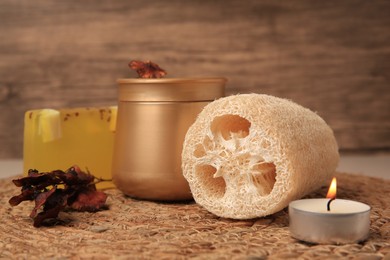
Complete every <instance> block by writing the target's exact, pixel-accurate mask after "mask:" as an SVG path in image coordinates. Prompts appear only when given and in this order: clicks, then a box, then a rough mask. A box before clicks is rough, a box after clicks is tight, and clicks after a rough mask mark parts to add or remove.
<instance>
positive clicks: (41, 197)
mask: <svg viewBox="0 0 390 260" xmlns="http://www.w3.org/2000/svg"><path fill="white" fill-rule="evenodd" d="M56 189H57V188H56V187H53V188H52V189H51V190H49V191H46V192H42V193H40V194H38V196H37V197H36V198H35V207H34V209H33V210H32V211H31V214H30V218H35V216H36V215H37V212H38V209H40V207H42V206H43V205H44V204H45V203H46V200H47V199H48V198H49V197H50V196H51V195H52V194H53V193H54V192H55V191H56Z"/></svg>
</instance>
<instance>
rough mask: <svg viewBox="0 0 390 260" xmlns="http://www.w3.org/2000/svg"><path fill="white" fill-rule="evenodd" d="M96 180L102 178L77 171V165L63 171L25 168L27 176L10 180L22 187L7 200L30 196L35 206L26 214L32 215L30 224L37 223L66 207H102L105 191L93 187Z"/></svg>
mask: <svg viewBox="0 0 390 260" xmlns="http://www.w3.org/2000/svg"><path fill="white" fill-rule="evenodd" d="M100 181H105V180H102V179H99V178H96V177H95V176H93V175H91V174H90V173H89V172H88V173H85V172H83V171H81V170H80V168H79V167H78V166H72V167H70V168H69V169H68V170H66V171H65V172H64V171H61V170H55V171H51V172H43V173H40V172H38V171H37V170H29V172H28V176H27V177H23V178H20V179H15V180H13V183H14V184H15V185H16V186H17V187H22V192H21V194H19V195H17V196H13V197H12V198H11V199H10V200H9V203H10V204H11V205H12V206H16V205H18V204H19V203H21V202H22V201H25V200H30V201H33V200H34V201H35V207H34V209H33V210H32V211H31V214H30V217H31V218H33V219H34V227H39V226H41V225H43V224H44V222H45V220H48V219H53V218H57V216H58V214H59V213H60V211H61V210H63V209H65V208H67V207H69V208H72V209H75V210H78V211H90V212H93V211H97V210H100V209H103V208H104V207H105V202H106V199H107V195H106V194H105V193H104V192H102V191H98V190H96V185H95V184H96V183H98V182H100ZM41 208H42V211H41V212H39V213H38V211H39V210H40V209H41Z"/></svg>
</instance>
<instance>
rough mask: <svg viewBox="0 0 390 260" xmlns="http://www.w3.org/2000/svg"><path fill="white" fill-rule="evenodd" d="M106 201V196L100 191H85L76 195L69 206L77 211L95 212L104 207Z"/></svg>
mask: <svg viewBox="0 0 390 260" xmlns="http://www.w3.org/2000/svg"><path fill="white" fill-rule="evenodd" d="M106 199H107V195H106V194H105V193H104V192H102V191H98V190H95V189H85V190H83V191H81V192H80V193H79V194H78V195H77V197H76V200H75V201H74V202H73V203H72V204H71V205H70V206H71V208H73V209H75V210H79V211H97V210H100V209H102V208H103V207H104V206H105V203H106Z"/></svg>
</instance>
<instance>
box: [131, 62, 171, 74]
mask: <svg viewBox="0 0 390 260" xmlns="http://www.w3.org/2000/svg"><path fill="white" fill-rule="evenodd" d="M129 67H130V68H131V69H132V70H135V71H136V72H137V73H138V76H139V77H140V78H162V77H164V76H165V75H167V72H166V71H165V70H164V69H162V68H161V67H160V66H158V65H157V64H156V63H153V62H151V61H137V60H133V61H131V62H130V63H129Z"/></svg>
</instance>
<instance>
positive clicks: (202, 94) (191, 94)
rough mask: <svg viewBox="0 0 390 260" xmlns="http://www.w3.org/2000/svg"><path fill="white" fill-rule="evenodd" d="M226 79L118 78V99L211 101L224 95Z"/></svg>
mask: <svg viewBox="0 0 390 260" xmlns="http://www.w3.org/2000/svg"><path fill="white" fill-rule="evenodd" d="M226 81H227V79H226V78H222V77H216V78H161V79H118V80H117V83H118V84H119V95H118V97H119V101H144V102H145V101H146V102H147V101H150V102H155V101H212V100H214V99H216V98H220V97H223V96H224V95H225V83H226Z"/></svg>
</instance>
